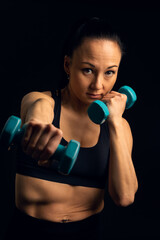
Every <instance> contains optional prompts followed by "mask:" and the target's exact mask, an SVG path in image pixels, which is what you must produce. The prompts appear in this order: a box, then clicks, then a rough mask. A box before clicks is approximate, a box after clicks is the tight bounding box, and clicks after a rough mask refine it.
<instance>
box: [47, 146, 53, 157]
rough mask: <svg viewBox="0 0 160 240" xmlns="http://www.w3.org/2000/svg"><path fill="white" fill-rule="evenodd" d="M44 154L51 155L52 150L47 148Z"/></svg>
mask: <svg viewBox="0 0 160 240" xmlns="http://www.w3.org/2000/svg"><path fill="white" fill-rule="evenodd" d="M45 152H46V154H47V155H49V156H50V155H52V154H53V149H52V148H51V147H47V148H46V149H45Z"/></svg>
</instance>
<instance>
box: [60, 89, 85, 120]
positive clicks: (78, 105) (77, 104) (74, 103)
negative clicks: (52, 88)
mask: <svg viewBox="0 0 160 240" xmlns="http://www.w3.org/2000/svg"><path fill="white" fill-rule="evenodd" d="M62 104H63V105H64V106H66V107H70V108H72V109H73V110H74V111H76V112H78V113H80V114H84V115H86V113H87V109H88V107H89V105H88V104H85V103H83V102H82V101H80V99H78V98H77V96H76V95H75V94H74V92H73V91H72V88H71V87H70V85H67V86H66V87H65V88H64V89H63V90H62Z"/></svg>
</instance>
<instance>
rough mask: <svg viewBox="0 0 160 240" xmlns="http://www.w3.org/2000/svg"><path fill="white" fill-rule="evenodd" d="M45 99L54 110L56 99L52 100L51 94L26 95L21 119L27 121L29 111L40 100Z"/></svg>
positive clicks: (22, 103)
mask: <svg viewBox="0 0 160 240" xmlns="http://www.w3.org/2000/svg"><path fill="white" fill-rule="evenodd" d="M40 99H45V100H47V101H48V102H49V103H50V104H51V107H52V109H54V105H55V102H54V99H53V98H52V94H51V92H49V91H48V92H30V93H28V94H26V95H25V96H24V97H23V98H22V101H21V112H20V114H21V119H22V120H23V119H25V116H26V114H27V111H28V109H29V108H30V107H31V106H32V105H33V104H34V103H35V102H36V101H38V100H40Z"/></svg>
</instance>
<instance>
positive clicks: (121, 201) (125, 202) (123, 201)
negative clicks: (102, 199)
mask: <svg viewBox="0 0 160 240" xmlns="http://www.w3.org/2000/svg"><path fill="white" fill-rule="evenodd" d="M134 200H135V195H133V196H124V197H121V198H118V199H113V201H114V202H115V204H116V205H117V206H118V207H128V206H130V205H131V204H133V203H134Z"/></svg>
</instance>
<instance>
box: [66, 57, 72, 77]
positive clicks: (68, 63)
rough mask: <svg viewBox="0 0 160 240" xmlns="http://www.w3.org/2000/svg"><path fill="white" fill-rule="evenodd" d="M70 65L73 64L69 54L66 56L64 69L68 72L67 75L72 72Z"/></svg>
mask: <svg viewBox="0 0 160 240" xmlns="http://www.w3.org/2000/svg"><path fill="white" fill-rule="evenodd" d="M70 65H71V59H70V57H69V56H67V55H66V56H65V57H64V71H65V72H66V74H67V75H69V74H70Z"/></svg>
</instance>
